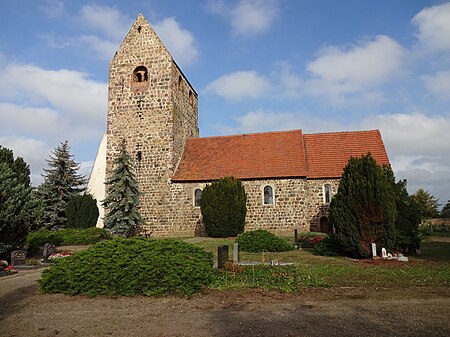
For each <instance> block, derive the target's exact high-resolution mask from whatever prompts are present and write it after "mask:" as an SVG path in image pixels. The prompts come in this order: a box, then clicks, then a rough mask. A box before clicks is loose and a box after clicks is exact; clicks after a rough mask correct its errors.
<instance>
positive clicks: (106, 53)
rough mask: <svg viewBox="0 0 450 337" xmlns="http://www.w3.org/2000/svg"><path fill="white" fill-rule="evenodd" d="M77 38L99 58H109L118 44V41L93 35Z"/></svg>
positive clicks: (117, 47)
mask: <svg viewBox="0 0 450 337" xmlns="http://www.w3.org/2000/svg"><path fill="white" fill-rule="evenodd" d="M77 40H78V41H80V42H81V43H82V44H85V45H86V46H87V47H88V48H89V49H90V50H91V51H93V52H94V54H95V55H96V56H97V57H98V58H99V59H100V60H111V59H112V58H113V55H114V53H115V52H116V51H117V49H119V45H120V43H119V42H114V41H110V40H106V39H102V38H100V37H98V36H95V35H83V36H80V37H79V38H78V39H77Z"/></svg>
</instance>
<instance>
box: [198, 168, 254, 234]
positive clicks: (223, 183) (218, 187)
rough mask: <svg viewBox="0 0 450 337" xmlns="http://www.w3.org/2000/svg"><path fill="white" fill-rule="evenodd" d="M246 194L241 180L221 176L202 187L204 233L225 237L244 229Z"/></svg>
mask: <svg viewBox="0 0 450 337" xmlns="http://www.w3.org/2000/svg"><path fill="white" fill-rule="evenodd" d="M246 199H247V196H246V194H245V189H244V186H243V185H242V183H241V181H240V180H238V179H236V178H234V177H225V178H221V179H220V180H218V181H215V182H213V183H212V184H210V185H207V186H206V187H205V188H204V189H203V193H202V199H201V202H200V207H201V212H202V216H203V223H204V224H205V229H206V234H207V235H208V236H212V237H221V238H226V237H230V236H236V235H238V234H239V233H242V232H243V231H244V225H245V215H246V213H247V206H246Z"/></svg>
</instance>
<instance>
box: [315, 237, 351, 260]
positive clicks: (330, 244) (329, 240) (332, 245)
mask: <svg viewBox="0 0 450 337" xmlns="http://www.w3.org/2000/svg"><path fill="white" fill-rule="evenodd" d="M313 254H314V255H321V256H341V255H344V254H343V252H342V249H341V247H340V245H339V243H338V242H337V240H336V238H335V237H334V235H332V236H329V237H324V238H323V239H322V240H321V241H320V242H318V243H316V244H315V245H314V250H313Z"/></svg>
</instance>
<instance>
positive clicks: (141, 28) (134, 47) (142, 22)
mask: <svg viewBox="0 0 450 337" xmlns="http://www.w3.org/2000/svg"><path fill="white" fill-rule="evenodd" d="M197 105H198V96H197V93H196V91H195V90H194V88H193V87H192V86H191V84H190V83H189V81H188V80H187V79H186V77H185V76H184V74H183V73H182V71H181V70H180V68H179V67H178V66H177V64H176V63H175V61H174V60H173V58H172V56H171V55H170V53H169V51H168V50H167V48H166V47H165V46H164V44H163V43H162V41H161V40H160V38H159V37H158V36H157V35H156V33H155V32H154V30H153V29H152V27H151V26H150V24H149V23H148V22H147V20H146V19H145V18H144V17H143V16H142V14H139V15H138V17H137V19H136V21H135V22H134V24H133V26H132V27H131V29H130V31H129V32H128V34H127V36H126V37H125V39H124V41H123V42H122V44H121V46H120V47H119V49H118V50H117V52H116V53H115V55H114V57H113V59H112V61H111V63H110V68H109V86H108V121H107V146H106V175H107V176H109V173H110V172H111V170H112V162H113V159H114V157H115V156H116V155H117V153H118V148H119V144H120V143H121V141H122V139H125V140H126V143H127V150H128V153H129V154H130V155H131V157H132V158H133V159H134V165H135V173H136V177H137V180H138V183H139V189H140V191H141V208H140V210H141V215H142V217H143V219H144V223H145V225H144V231H146V232H158V233H164V232H170V231H171V229H170V226H171V221H170V213H171V212H170V209H168V207H170V204H171V203H170V199H171V190H170V188H171V187H170V179H171V177H172V175H173V173H174V170H175V169H176V166H177V164H178V162H179V160H180V158H181V155H182V152H183V148H184V143H185V141H186V139H188V138H194V137H198V109H197Z"/></svg>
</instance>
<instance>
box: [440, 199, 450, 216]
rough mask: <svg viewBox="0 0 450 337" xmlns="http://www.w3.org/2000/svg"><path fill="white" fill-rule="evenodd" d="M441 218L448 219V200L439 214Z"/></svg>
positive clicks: (449, 208) (449, 211)
mask: <svg viewBox="0 0 450 337" xmlns="http://www.w3.org/2000/svg"><path fill="white" fill-rule="evenodd" d="M440 217H441V218H450V200H449V201H447V203H446V204H445V205H444V207H443V208H442V210H441V214H440Z"/></svg>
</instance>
